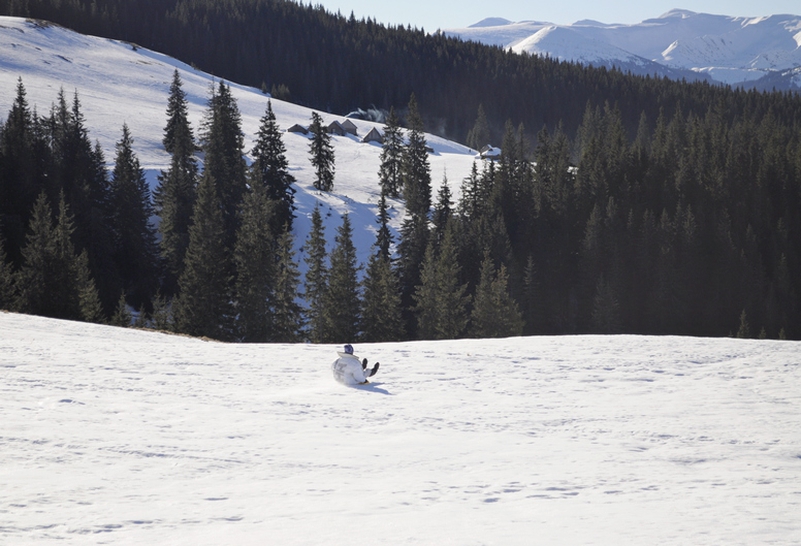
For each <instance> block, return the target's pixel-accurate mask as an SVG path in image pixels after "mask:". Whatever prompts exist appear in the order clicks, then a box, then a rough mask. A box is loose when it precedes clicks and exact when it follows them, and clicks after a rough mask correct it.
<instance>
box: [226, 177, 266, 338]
mask: <svg viewBox="0 0 801 546" xmlns="http://www.w3.org/2000/svg"><path fill="white" fill-rule="evenodd" d="M274 208H275V201H273V200H271V199H270V198H269V197H268V196H267V188H265V187H264V186H262V185H256V186H254V187H253V189H252V190H251V191H250V192H248V194H247V195H246V196H245V202H244V205H243V207H242V224H241V226H240V228H239V232H238V235H237V240H236V247H235V248H234V263H235V265H236V273H237V277H236V301H237V311H238V315H239V320H238V329H239V333H240V338H241V339H242V341H247V342H257V343H263V342H266V341H268V340H269V339H270V336H271V333H270V330H271V323H272V316H271V312H270V304H271V300H272V296H273V283H274V281H275V265H276V264H275V241H274V239H273V235H272V233H271V228H270V224H271V221H272V219H273V216H274V213H275V212H274Z"/></svg>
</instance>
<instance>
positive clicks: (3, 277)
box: [0, 232, 14, 310]
mask: <svg viewBox="0 0 801 546" xmlns="http://www.w3.org/2000/svg"><path fill="white" fill-rule="evenodd" d="M6 256H7V254H6V245H5V241H4V239H3V234H2V232H0V309H4V310H10V309H11V306H12V304H13V302H14V275H13V270H12V269H11V264H10V263H9V262H8V261H7V258H6Z"/></svg>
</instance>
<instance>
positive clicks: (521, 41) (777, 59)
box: [445, 9, 801, 90]
mask: <svg viewBox="0 0 801 546" xmlns="http://www.w3.org/2000/svg"><path fill="white" fill-rule="evenodd" d="M445 32H446V33H447V34H448V35H451V36H458V37H461V38H462V39H464V40H471V41H475V42H481V43H485V44H490V45H495V46H500V47H504V48H507V49H511V50H513V51H516V52H519V53H529V54H534V55H543V56H548V57H551V58H554V59H561V60H565V61H573V62H577V63H580V64H585V65H589V64H591V65H595V66H606V67H617V68H619V69H621V70H624V71H630V72H631V73H633V74H640V75H646V74H648V75H660V76H666V77H669V78H675V79H687V80H698V79H703V80H711V81H715V82H717V83H723V84H729V85H735V86H743V87H756V88H757V89H762V88H763V87H764V88H765V89H766V90H770V89H773V88H775V89H793V90H799V85H798V77H797V75H795V74H794V73H793V72H791V70H792V69H794V68H797V67H801V46H800V44H801V16H798V15H767V16H760V17H754V16H749V17H736V16H728V15H712V14H708V13H697V12H694V11H690V10H686V9H672V10H670V11H668V12H666V13H664V14H662V15H661V16H659V17H656V18H652V19H646V20H645V21H642V22H641V23H637V24H626V25H623V24H605V23H600V22H598V21H594V20H589V19H584V20H580V21H577V22H575V23H573V24H572V25H554V24H553V23H545V22H537V21H519V22H510V21H508V20H506V19H501V18H497V17H491V18H488V19H484V20H483V21H480V22H478V23H476V24H475V25H472V26H471V27H469V28H465V29H450V30H446V31H445ZM763 84H764V85H763Z"/></svg>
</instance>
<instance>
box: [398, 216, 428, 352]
mask: <svg viewBox="0 0 801 546" xmlns="http://www.w3.org/2000/svg"><path fill="white" fill-rule="evenodd" d="M428 246H429V229H428V221H427V219H426V218H421V217H420V216H417V215H412V216H408V217H407V218H406V219H405V220H404V221H403V225H401V229H400V241H399V242H398V259H397V262H396V268H397V276H398V281H399V285H400V293H401V302H402V308H403V317H404V324H405V330H406V333H407V334H409V335H410V336H411V337H412V338H414V337H415V318H414V314H413V307H414V298H413V296H414V293H415V290H416V288H417V286H418V285H420V282H421V271H422V264H423V261H424V259H425V255H426V249H427V247H428Z"/></svg>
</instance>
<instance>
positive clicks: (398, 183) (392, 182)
mask: <svg viewBox="0 0 801 546" xmlns="http://www.w3.org/2000/svg"><path fill="white" fill-rule="evenodd" d="M403 154H404V146H403V133H402V132H401V128H400V121H399V120H398V116H397V115H396V114H395V108H390V110H389V116H388V117H387V122H386V125H384V142H383V144H382V146H381V155H380V156H379V161H380V162H381V166H380V167H379V170H378V179H379V181H380V184H381V193H382V194H385V195H388V196H389V197H398V196H399V195H400V192H401V190H402V189H403Z"/></svg>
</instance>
